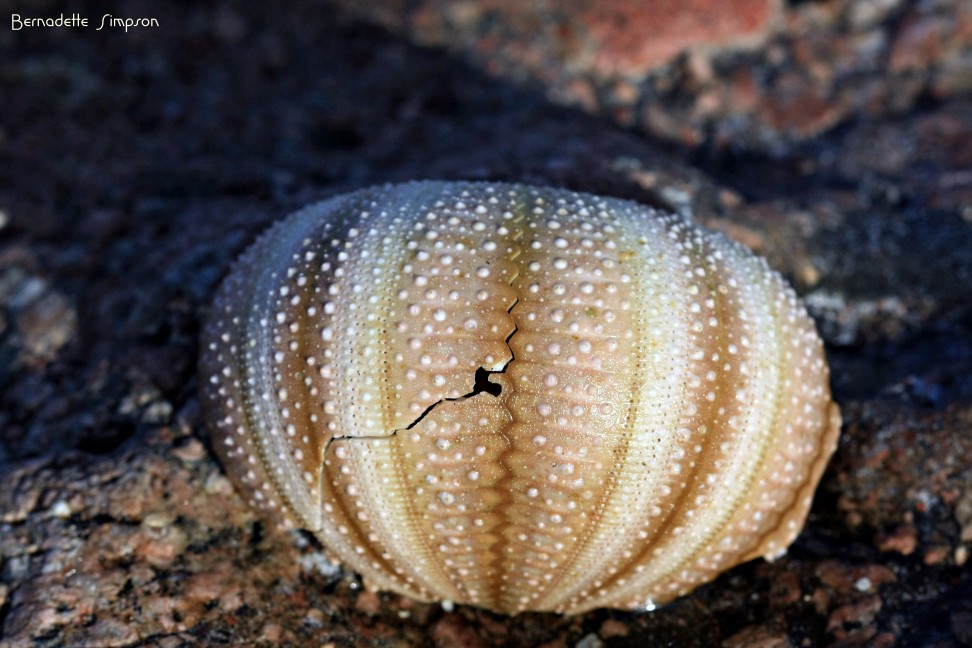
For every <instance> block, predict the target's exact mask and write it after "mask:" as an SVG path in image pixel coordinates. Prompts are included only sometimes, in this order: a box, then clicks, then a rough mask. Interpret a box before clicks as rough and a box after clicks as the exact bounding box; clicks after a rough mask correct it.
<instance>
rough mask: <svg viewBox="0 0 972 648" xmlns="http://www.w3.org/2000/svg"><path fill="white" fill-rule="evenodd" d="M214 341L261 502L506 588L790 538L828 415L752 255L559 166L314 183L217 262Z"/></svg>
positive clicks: (650, 600) (348, 543)
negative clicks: (504, 174) (276, 219)
mask: <svg viewBox="0 0 972 648" xmlns="http://www.w3.org/2000/svg"><path fill="white" fill-rule="evenodd" d="M202 349H203V357H202V362H201V376H202V381H203V385H204V389H203V395H204V399H203V400H204V404H205V406H206V410H207V417H208V419H209V422H210V426H211V428H212V431H213V443H214V446H215V448H216V449H217V452H218V453H219V455H220V457H221V459H222V461H223V463H224V465H225V467H226V469H227V471H228V472H229V474H230V476H231V477H232V478H233V479H234V481H235V482H236V483H237V485H238V486H239V488H240V489H241V491H242V492H243V493H244V494H245V496H246V497H247V499H248V500H250V501H251V503H252V504H254V505H255V506H257V507H258V508H259V509H261V510H262V511H264V512H265V513H266V514H267V515H268V516H270V517H272V518H274V519H276V520H283V521H289V522H291V523H292V524H294V525H297V526H299V527H302V528H306V529H309V530H311V531H313V532H314V533H315V534H316V535H317V536H318V537H319V538H320V540H321V542H322V543H324V545H326V547H328V548H329V549H330V550H331V551H333V552H334V553H335V554H336V555H337V556H339V557H340V559H341V560H342V561H344V562H345V564H346V565H347V566H348V567H350V568H352V569H354V570H356V571H358V572H360V573H361V574H362V575H363V576H364V577H365V578H366V581H367V582H368V583H369V584H370V585H373V586H375V587H378V588H380V589H386V590H393V591H395V592H400V593H402V594H406V595H408V596H412V597H415V598H417V599H422V600H451V601H454V602H457V603H468V604H472V605H477V606H481V607H485V608H489V609H492V610H497V611H500V612H505V613H509V614H515V613H517V612H521V611H525V610H555V611H560V612H566V613H577V612H582V611H585V610H589V609H592V608H596V607H602V606H606V607H619V608H649V609H650V608H652V607H654V606H655V605H656V604H659V603H662V602H664V601H668V600H670V599H672V598H674V597H677V596H679V595H682V594H685V593H686V592H688V591H690V590H691V589H693V588H694V587H696V586H697V585H699V584H701V583H705V582H707V581H709V580H711V579H712V578H714V577H715V576H716V575H718V574H719V573H720V572H721V571H723V570H725V569H727V568H729V567H732V566H733V565H736V564H738V563H740V562H743V561H746V560H749V559H751V558H754V557H757V556H764V557H766V558H770V559H772V558H774V557H776V556H779V555H780V554H781V553H783V552H784V551H785V549H786V547H787V546H788V545H789V544H790V543H791V542H792V541H793V539H794V538H795V537H796V535H797V533H798V532H799V530H800V528H801V527H802V525H803V522H804V519H805V518H806V515H807V511H808V509H809V507H810V502H811V498H812V495H813V491H814V489H815V487H816V485H817V482H818V481H819V480H820V476H821V474H822V472H823V469H824V466H825V465H826V462H827V460H828V458H829V457H830V455H831V454H832V453H833V450H834V447H835V444H836V439H837V435H838V433H839V428H840V416H839V413H838V409H837V407H836V405H835V404H834V403H833V402H832V401H831V398H830V390H829V387H828V370H827V365H826V362H825V360H824V356H823V351H822V346H821V343H820V340H819V338H818V337H817V334H816V332H815V330H814V326H813V323H812V322H811V320H810V318H809V317H808V316H807V314H806V312H805V311H804V309H803V307H802V305H801V304H800V302H799V300H798V299H797V297H796V296H795V295H794V293H793V291H792V290H791V289H790V288H789V287H788V286H787V285H786V284H785V282H784V281H783V280H782V279H781V278H780V277H779V276H778V275H777V274H776V273H775V272H773V271H772V270H770V269H769V268H768V267H767V265H766V263H765V262H764V261H763V260H761V259H759V258H757V257H756V256H754V255H753V254H751V253H750V252H749V251H747V250H745V249H744V248H743V247H741V246H739V245H737V244H735V243H732V242H731V241H729V240H728V239H726V238H724V237H722V236H720V235H716V234H712V233H710V232H707V231H705V230H702V229H700V228H698V227H696V226H694V225H692V224H691V223H690V222H688V221H687V220H685V219H684V218H681V217H678V216H673V215H669V214H663V213H659V212H657V211H654V210H652V209H650V208H647V207H644V206H641V205H638V204H636V203H633V202H628V201H623V200H617V199H612V198H600V197H596V196H591V195H585V194H576V193H572V192H568V191H564V190H559V189H550V188H540V187H530V186H524V185H506V184H479V183H462V182H457V183H448V182H422V183H411V184H405V185H399V186H387V187H378V188H373V189H367V190H364V191H359V192H357V193H353V194H350V195H346V196H341V197H337V198H334V199H331V200H328V201H326V202H323V203H320V204H317V205H313V206H311V207H308V208H306V209H304V210H303V211H300V212H298V213H296V214H294V215H292V216H291V217H290V218H287V219H286V220H284V221H283V222H281V223H279V224H278V225H277V226H276V227H274V228H273V229H271V230H270V232H268V233H267V234H266V235H264V236H263V237H262V238H261V239H260V240H259V241H258V242H257V243H256V244H255V245H254V246H253V247H252V248H251V249H250V250H249V251H248V252H247V253H246V254H245V255H244V256H243V257H242V259H240V261H239V262H238V263H237V264H236V266H235V267H234V268H233V270H232V271H231V273H230V275H229V276H228V277H227V279H226V281H225V282H224V284H223V286H222V287H221V289H220V290H219V293H218V296H217V298H216V302H215V306H214V308H213V310H212V313H211V317H210V319H209V322H208V325H207V326H206V329H205V332H204V335H203V347H202Z"/></svg>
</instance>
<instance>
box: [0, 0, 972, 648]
mask: <svg viewBox="0 0 972 648" xmlns="http://www.w3.org/2000/svg"><path fill="white" fill-rule="evenodd" d="M36 6H37V7H39V8H38V9H36V11H38V12H41V11H45V12H46V11H48V10H50V13H52V14H53V15H55V16H56V15H57V14H58V13H59V12H60V11H61V9H59V8H55V7H54V5H53V3H48V4H44V3H41V4H38V5H36ZM134 6H135V5H132V4H130V3H126V4H125V5H124V6H122V5H121V4H120V3H119V4H118V5H117V6H114V7H112V8H110V9H109V10H110V11H113V12H114V13H115V14H116V15H126V14H129V13H130V12H135V11H145V12H148V11H150V10H151V9H149V8H145V5H139V6H140V7H142V9H132V7H134ZM843 6H845V5H844V4H842V3H832V2H825V3H818V2H801V3H797V4H796V5H794V8H795V9H796V10H798V11H800V12H806V13H808V14H812V13H822V14H824V17H825V18H826V16H827V15H830V14H829V12H830V11H831V10H832V8H835V7H836V8H840V7H843ZM873 6H874V7H881V6H887V7H891V8H894V7H900V8H902V9H906V10H907V11H908V12H909V13H915V15H916V16H918V17H922V16H924V18H923V20H932V21H933V23H934V22H935V21H936V20H937V21H938V22H940V23H941V25H942V28H943V29H944V30H945V31H944V32H943V33H947V32H948V30H951V29H953V28H954V27H955V25H957V24H958V23H956V22H955V21H947V20H940V19H936V18H935V16H936V15H937V12H938V11H940V10H945V9H947V8H948V7H949V6H952V5H951V4H950V3H948V2H940V3H922V4H920V5H919V4H904V3H880V4H873ZM75 10H77V9H75ZM65 11H66V10H65ZM42 15H49V14H46V13H45V14H42ZM158 17H159V19H160V21H162V26H161V27H160V28H159V29H158V30H156V31H130V32H129V34H128V35H127V36H125V35H124V34H123V33H111V34H105V33H96V32H94V31H93V30H91V31H58V30H54V31H50V30H36V31H20V32H11V31H10V30H8V29H0V79H2V85H3V109H2V110H0V294H2V295H3V298H2V304H0V461H2V463H0V637H2V639H0V645H3V646H4V648H7V646H11V647H13V646H20V645H25V644H27V645H39V646H60V645H85V644H87V645H99V646H101V645H104V646H111V645H114V646H134V645H162V646H181V645H193V644H196V645H198V644H209V645H218V644H220V643H223V644H228V645H238V644H250V645H267V646H269V645H279V644H282V643H287V642H290V643H291V644H297V645H299V644H310V645H328V644H331V645H334V646H376V645H385V646H387V645H429V644H438V645H440V646H477V645H478V646H506V645H531V646H532V645H544V644H546V645H547V646H551V647H554V646H564V647H567V646H570V647H571V648H573V647H574V646H576V645H578V644H579V643H581V642H584V643H583V644H582V645H584V646H591V645H597V642H598V641H603V642H604V643H605V644H606V645H608V646H631V645H635V646H636V645H644V643H645V642H646V641H649V640H650V641H653V642H656V643H659V644H661V643H665V642H669V643H672V644H674V645H683V646H712V645H720V644H723V643H727V644H728V645H734V644H735V645H740V644H742V645H745V644H746V643H754V642H763V643H764V644H765V645H774V642H775V645H781V644H782V645H785V644H787V643H788V644H789V645H794V646H801V645H833V644H837V643H840V644H842V645H899V646H907V645H940V646H957V645H962V643H963V642H965V643H967V642H968V641H969V638H970V636H972V594H970V592H972V576H970V573H969V565H968V562H967V561H968V558H969V549H970V548H972V512H970V511H972V503H970V502H972V496H970V493H972V459H970V455H969V452H968V447H967V446H968V431H969V427H970V420H972V379H970V376H972V344H970V342H969V340H970V339H972V303H970V298H969V291H968V286H969V285H972V261H970V254H969V253H968V251H969V250H970V249H972V231H970V229H972V210H970V208H969V205H970V204H972V178H970V177H969V173H968V159H969V158H968V155H969V153H968V151H969V146H968V143H969V142H970V141H972V122H970V121H969V115H972V101H970V98H969V96H968V94H967V93H966V94H962V93H961V92H959V90H958V89H957V88H958V86H956V85H954V84H955V83H956V82H957V81H958V80H960V79H961V78H962V76H961V75H956V76H953V77H948V76H947V75H945V76H942V77H941V82H942V83H945V82H950V83H953V85H952V86H951V88H952V89H951V90H948V91H947V92H941V93H937V92H932V93H930V94H926V95H923V96H924V97H925V101H923V102H922V103H921V105H920V106H919V109H917V110H911V109H909V106H910V105H911V104H910V103H909V102H908V101H905V102H904V103H903V104H901V105H899V106H897V107H895V108H894V112H893V114H891V115H887V114H886V113H885V112H884V111H883V110H880V111H877V112H869V111H867V110H864V111H860V110H855V111H854V112H853V113H848V114H853V115H854V119H852V120H849V121H848V122H847V124H846V125H845V126H844V127H842V128H841V129H839V130H837V131H834V132H832V133H831V134H825V135H822V136H815V137H813V138H811V139H810V140H807V141H806V142H804V143H802V144H799V145H795V146H792V147H791V148H790V150H789V151H788V152H787V153H786V154H785V155H781V156H779V157H776V158H774V159H767V158H764V157H761V156H759V155H755V154H750V155H740V154H738V151H739V150H740V149H738V148H736V146H735V140H734V139H730V140H727V142H728V143H729V144H731V146H726V147H724V148H722V149H720V150H719V151H710V152H708V153H707V152H704V151H702V152H698V151H697V152H694V153H691V154H690V153H686V152H683V151H678V150H670V151H668V152H664V151H660V150H659V148H658V147H657V146H655V145H653V144H652V143H650V142H648V141H646V140H644V139H643V138H641V137H639V136H637V135H635V134H633V133H630V132H625V131H621V130H618V129H616V128H614V127H613V126H612V125H610V124H607V123H604V122H601V121H598V120H596V119H593V118H590V117H586V116H584V115H582V114H578V113H576V112H572V111H569V110H565V109H560V108H557V107H553V106H551V105H549V104H547V103H545V102H544V101H543V99H542V98H539V97H537V96H535V95H532V94H530V93H528V92H524V91H522V90H517V89H513V88H510V87H508V86H505V85H503V84H501V83H498V82H496V81H491V80H489V79H487V78H484V77H482V76H479V75H478V74H477V73H476V72H475V71H473V70H471V69H469V68H466V67H464V66H462V65H461V64H457V63H455V62H454V61H451V60H450V59H449V58H448V57H446V56H444V55H443V54H442V53H441V52H423V51H418V50H416V49H413V48H412V47H411V46H408V45H405V44H403V43H402V42H399V41H396V40H395V39H393V38H391V37H389V36H387V35H385V34H382V33H379V32H377V31H372V30H370V29H368V28H362V27H360V26H353V25H346V24H338V23H335V22H334V21H333V18H331V17H329V16H328V15H325V14H324V13H322V12H320V7H319V5H318V4H317V3H299V2H298V3H296V4H294V5H292V10H291V11H289V12H287V13H285V14H282V13H276V12H275V11H273V10H271V9H269V8H264V6H263V4H262V3H252V4H232V5H231V4H229V3H219V2H217V3H214V4H212V5H207V6H205V7H202V6H196V7H195V8H171V9H169V10H166V12H165V13H161V14H158ZM865 17H866V16H865ZM880 20H883V19H880ZM880 20H879V22H880ZM865 24H866V23H865ZM880 24H883V23H880ZM895 24H898V23H895ZM900 24H904V23H903V22H902V23H900ZM914 24H916V25H919V24H921V20H919V21H918V22H917V23H914ZM926 24H929V23H927V22H926ZM916 33H917V32H916ZM834 42H837V43H838V44H839V41H834ZM941 42H942V43H943V45H942V49H941V56H942V58H941V59H940V60H939V62H938V63H937V64H936V66H935V67H934V68H933V70H935V72H934V74H935V75H937V74H939V73H942V74H944V71H947V70H960V69H962V68H961V66H962V65H964V64H965V63H964V62H963V58H962V56H961V55H960V50H958V49H955V48H954V47H952V46H951V45H948V43H954V42H955V41H949V40H948V39H943V40H942V41H941ZM830 43H832V41H829V40H827V39H823V40H821V41H820V42H819V43H818V45H817V47H818V49H819V51H828V50H827V47H828V45H829V44H830ZM759 51H764V50H759ZM911 51H912V52H914V51H915V50H911ZM766 55H767V56H768V55H769V54H766ZM820 60H821V61H822V62H821V67H820V68H819V72H820V74H821V75H822V76H821V78H827V76H828V75H830V74H836V69H835V67H834V63H835V61H834V59H833V57H823V58H822V59H820ZM322 61H327V65H326V66H323V65H322V64H321V62H322ZM779 66H780V67H779V69H780V70H791V71H792V70H795V69H796V68H794V67H793V63H792V61H791V60H790V59H788V58H786V57H784V58H783V59H782V60H781V61H780V63H779ZM713 74H714V77H713V78H716V79H723V78H724V75H723V72H722V70H721V69H716V70H714V71H713ZM853 78H854V79H855V83H856V84H857V86H860V87H864V86H868V85H870V84H871V83H872V82H873V83H874V84H876V85H878V86H881V84H883V83H884V82H883V80H882V79H884V77H883V76H882V75H881V73H880V70H875V71H873V72H872V73H866V74H861V75H859V76H856V77H853ZM914 78H915V80H916V81H915V85H909V84H905V85H904V86H902V90H901V92H902V93H903V94H902V95H901V96H902V97H905V98H907V97H914V96H916V95H915V94H914V88H916V87H917V88H922V87H932V86H928V85H926V84H925V81H926V80H927V79H928V78H933V77H926V76H925V72H921V71H919V72H917V73H916V74H915V77H914ZM949 79H951V81H949ZM878 96H880V95H878ZM658 104H659V105H664V106H669V107H677V105H678V102H677V101H675V99H674V97H667V98H666V97H662V98H660V99H659V100H658ZM672 110H673V111H674V108H672ZM715 110H716V112H717V113H718V114H719V115H721V116H722V117H723V118H724V120H725V121H724V123H726V124H732V123H737V122H735V121H733V119H732V118H730V117H729V113H728V112H725V111H724V109H723V108H721V107H718V105H717V107H716V109H715ZM673 114H677V111H674V112H673ZM881 115H885V116H881ZM720 123H722V122H720ZM726 132H727V134H728V135H732V133H734V132H736V131H733V130H732V129H729V130H728V131H726ZM739 132H742V131H739ZM689 162H692V163H695V164H696V165H698V166H700V167H702V168H704V169H705V170H706V172H707V175H704V174H703V173H701V172H699V171H697V170H692V168H691V167H690V166H689ZM429 177H439V178H468V179H483V178H489V179H493V180H519V181H531V182H535V183H541V184H552V185H558V186H567V187H570V188H573V189H580V190H584V191H589V192H594V193H600V194H607V195H614V196H620V197H626V198H636V199H638V200H640V201H642V202H646V203H648V204H654V205H664V206H668V207H670V208H674V209H679V210H683V211H691V212H692V214H693V215H694V217H695V218H696V219H698V220H700V221H702V222H703V223H705V224H707V225H709V226H711V227H714V228H717V229H721V230H723V231H726V232H728V233H729V234H731V235H732V236H733V237H734V238H736V239H737V240H741V241H743V242H745V243H746V244H747V245H750V246H752V247H754V248H756V249H757V250H758V251H759V252H760V253H762V254H764V255H765V256H766V257H767V258H768V259H769V260H770V263H771V265H772V266H773V267H775V268H777V269H778V270H780V271H781V272H782V273H783V274H784V275H785V276H786V277H787V278H788V279H790V280H791V281H792V282H793V283H794V285H795V286H796V287H797V291H798V292H799V293H800V294H801V295H803V296H805V297H806V299H807V302H808V305H809V306H810V310H811V312H812V313H813V314H814V315H815V317H816V318H817V320H818V323H819V324H820V328H821V330H822V332H823V335H824V339H825V342H826V343H827V351H828V356H829V358H830V361H831V369H832V371H833V374H832V382H833V386H834V394H835V398H836V400H837V401H838V402H839V403H840V404H841V405H842V408H843V411H844V415H845V419H846V425H845V429H844V435H843V437H842V441H841V445H840V447H839V448H838V451H837V455H836V456H835V461H834V463H833V464H832V465H831V468H830V470H829V472H828V473H827V474H826V475H825V477H824V480H823V482H822V487H821V488H822V490H821V491H820V493H819V495H818V499H817V501H816V502H815V506H814V508H813V510H812V511H811V514H810V519H809V524H808V526H807V528H806V530H805V531H804V533H803V534H801V536H800V537H799V538H798V539H797V541H796V543H795V544H794V546H793V547H792V548H791V550H790V552H789V553H788V555H787V556H786V557H785V558H783V559H781V560H779V561H777V562H775V563H772V564H761V563H750V564H747V565H743V566H741V567H739V568H737V569H734V570H732V571H730V572H729V573H728V574H726V575H724V576H723V577H721V578H719V579H718V580H716V581H715V582H714V583H713V584H711V585H709V586H706V587H703V588H702V589H700V590H699V591H697V592H696V593H695V594H693V595H692V596H690V597H689V598H687V599H683V600H679V601H676V602H674V603H672V604H670V605H668V606H664V607H661V608H660V609H658V610H656V611H655V612H654V613H652V614H626V613H621V612H612V611H604V610H600V611H595V612H592V613H589V614H586V615H581V616H577V617H570V618H563V617H558V616H554V615H546V614H528V615H521V616H519V617H516V618H515V619H514V620H512V621H510V620H509V619H507V618H502V617H497V616H494V615H491V614H489V613H486V612H482V611H479V610H476V609H474V608H469V607H463V606H457V607H455V608H454V609H451V610H445V609H443V608H442V607H441V606H435V605H423V604H417V603H414V602H412V601H409V600H406V599H401V598H399V597H397V596H388V595H375V594H372V593H368V592H365V591H363V590H362V589H361V587H360V582H359V581H358V580H357V579H356V578H355V577H354V576H353V575H350V574H346V573H344V572H341V571H339V570H336V569H335V568H334V567H333V565H331V563H330V562H329V561H328V560H327V559H326V557H325V556H324V553H323V548H322V547H321V546H320V545H318V544H317V543H315V542H314V541H313V540H312V539H311V538H309V537H307V536H304V535H301V534H288V533H282V534H281V533H277V532H275V531H273V530H271V529H270V528H269V527H267V526H266V525H263V524H261V523H260V522H258V521H257V518H256V516H254V515H253V513H252V512H251V511H250V510H249V509H248V508H247V507H246V505H245V503H244V501H243V499H242V498H240V497H238V496H237V495H236V494H235V492H234V491H233V490H232V489H230V488H229V483H228V481H226V480H225V479H224V478H223V472H222V470H221V469H220V468H219V467H218V465H217V462H216V460H215V458H214V457H213V455H212V454H211V451H210V447H209V445H208V444H209V441H208V439H207V438H206V436H205V435H204V434H203V433H202V418H201V415H200V412H199V407H198V399H197V396H196V390H197V387H198V385H197V382H196V377H195V376H196V370H195V365H196V359H197V349H196V345H197V340H198V333H199V322H200V320H201V315H202V314H203V311H204V309H205V307H206V304H208V303H209V301H210V299H211V297H212V292H213V290H214V288H215V286H216V283H217V282H218V280H219V278H220V277H221V275H222V274H223V273H224V272H225V270H226V268H227V267H228V265H229V263H230V262H231V260H232V259H233V258H235V257H236V256H237V255H238V254H239V253H240V252H242V250H243V249H244V248H245V247H246V246H247V245H248V244H249V243H250V242H251V241H252V240H254V238H255V237H256V236H257V234H258V233H259V232H260V231H262V230H263V229H265V228H266V227H267V226H268V225H269V223H270V222H271V221H272V220H275V219H276V218H278V217H280V216H283V215H284V214H286V213H288V212H290V211H292V210H294V209H296V208H298V207H300V206H303V205H305V204H307V203H309V202H311V201H314V200H319V199H322V198H325V197H328V196H330V195H334V194H337V193H342V192H345V191H348V190H350V189H356V188H359V187H362V186H367V185H371V184H375V183H380V182H385V181H400V180H405V179H411V178H429ZM709 178H714V180H713V179H709ZM14 295H23V296H24V299H23V300H16V299H13V297H12V296H14ZM44 295H58V296H59V297H55V298H54V299H55V300H56V301H57V302H59V303H60V304H61V306H60V307H58V308H59V309H62V308H63V310H62V311H61V312H62V313H64V315H63V316H62V317H55V318H54V319H50V318H47V317H34V318H25V317H23V313H25V312H27V311H25V310H24V308H25V307H27V304H30V303H40V300H43V299H45V297H44ZM28 296H33V297H32V298H31V299H26V297H28ZM12 299H13V303H11V300H12ZM45 312H46V311H45ZM71 312H73V313H74V314H75V317H74V318H73V323H71V322H72V318H71V315H70V314H69V313H71ZM28 340H35V341H44V340H46V342H41V343H35V342H27V341H28Z"/></svg>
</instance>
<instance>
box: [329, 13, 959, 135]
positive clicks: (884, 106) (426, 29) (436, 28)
mask: <svg viewBox="0 0 972 648" xmlns="http://www.w3.org/2000/svg"><path fill="white" fill-rule="evenodd" d="M334 1H335V2H336V4H338V5H339V6H341V7H342V8H343V9H345V10H346V11H348V12H349V13H351V14H354V15H359V16H363V17H365V18H367V19H369V20H372V21H374V22H377V23H379V24H381V25H383V26H385V27H386V28H388V29H391V30H392V31H395V32H397V33H401V34H405V35H407V36H408V37H410V38H411V39H413V40H415V41H416V42H419V43H422V44H426V45H437V46H443V47H446V48H448V49H450V50H453V51H455V52H458V53H460V54H461V55H462V56H464V57H465V58H467V59H469V60H472V61H475V62H476V63H477V64H478V65H479V66H481V67H482V68H484V69H486V70H487V71H489V72H490V73H491V74H497V75H500V76H503V77H505V78H507V79H510V80H513V81H516V82H521V81H528V82H530V83H531V84H533V85H535V86H537V87H538V88H540V89H542V90H543V91H545V92H546V93H547V94H548V96H550V97H552V98H553V99H555V100H557V101H560V102H563V103H567V104H571V105H577V106H581V107H582V108H584V109H585V110H588V111H591V112H595V113H599V114H603V115H607V116H609V117H612V118H614V119H616V120H617V121H619V122H620V123H622V124H624V125H626V126H636V127H638V128H641V129H642V130H645V131H647V132H650V133H652V134H655V135H659V136H661V137H663V138H666V139H670V140H674V141H679V142H683V143H685V144H689V145H691V146H704V147H710V148H716V149H720V148H723V147H727V146H729V147H734V148H740V147H741V148H748V149H754V150H763V151H776V150H780V149H781V148H788V147H789V146H790V145H792V143H793V142H795V141H800V140H804V139H807V138H809V137H812V136H814V135H816V134H818V133H820V132H822V131H825V130H828V129H830V128H833V127H834V126H836V125H838V124H841V123H845V122H847V121H850V120H852V119H854V117H855V116H857V115H860V114H861V113H864V114H868V115H875V116H876V115H889V114H899V113H901V112H904V111H907V110H908V109H909V108H911V107H912V106H915V105H916V104H917V103H918V102H921V101H923V100H926V99H927V98H929V97H933V98H935V99H941V98H944V97H948V96H953V95H956V94H962V93H967V92H968V91H969V90H970V89H972V87H970V86H972V82H970V79H972V5H970V4H969V3H968V2H966V1H965V0H940V1H937V2H919V1H917V0H912V1H908V0H832V1H827V2H820V1H810V2H777V1H774V0H731V1H719V0H693V1H691V2H673V1H671V0H643V1H636V0H607V1H603V2H593V1H589V0H571V1H570V2H542V3H523V2H508V1H503V0H470V1H468V2H459V3H456V2H449V1H447V0H420V1H418V2H401V1H400V2H393V3H361V2H356V1H355V0H334Z"/></svg>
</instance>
